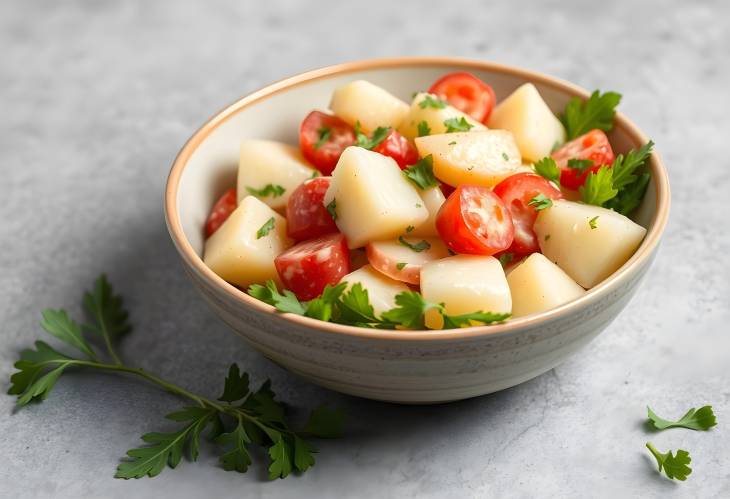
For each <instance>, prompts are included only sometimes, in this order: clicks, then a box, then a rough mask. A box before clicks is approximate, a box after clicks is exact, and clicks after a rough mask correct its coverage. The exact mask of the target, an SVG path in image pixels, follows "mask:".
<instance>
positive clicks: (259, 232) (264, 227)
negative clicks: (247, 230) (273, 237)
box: [256, 217, 274, 239]
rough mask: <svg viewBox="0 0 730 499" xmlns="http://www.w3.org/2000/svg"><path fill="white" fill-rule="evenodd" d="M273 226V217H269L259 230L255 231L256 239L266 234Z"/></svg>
mask: <svg viewBox="0 0 730 499" xmlns="http://www.w3.org/2000/svg"><path fill="white" fill-rule="evenodd" d="M273 228H274V217H271V218H269V219H268V220H267V221H266V222H265V223H264V225H262V226H261V228H260V229H259V230H257V231H256V239H261V238H262V237H265V236H266V235H268V233H269V232H271V230H272V229H273Z"/></svg>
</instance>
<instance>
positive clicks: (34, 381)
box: [8, 275, 344, 479]
mask: <svg viewBox="0 0 730 499" xmlns="http://www.w3.org/2000/svg"><path fill="white" fill-rule="evenodd" d="M272 288H273V290H274V291H275V290H276V287H275V286H270V287H269V288H266V289H268V290H269V291H270V292H271V290H272ZM343 289H344V286H338V287H337V288H336V290H335V292H332V293H330V296H324V295H323V296H322V297H321V298H318V299H317V300H320V301H322V302H324V301H327V300H335V299H338V298H339V295H338V294H337V293H338V292H339V293H341V292H342V290H343ZM277 295H278V292H277ZM278 296H281V297H283V298H281V299H279V300H278V302H277V308H284V309H287V308H288V309H290V310H298V311H301V310H303V308H297V306H296V305H295V303H299V302H298V301H297V300H296V298H295V297H294V298H293V299H291V297H289V298H287V295H286V294H284V295H278ZM333 296H334V297H333ZM83 301H84V308H85V309H86V312H87V315H88V316H89V318H90V320H91V322H92V323H91V324H90V325H84V326H81V325H80V324H79V323H78V322H76V321H74V320H73V319H72V318H71V317H69V315H68V313H66V311H65V310H51V309H47V310H44V311H43V314H42V315H43V320H42V321H41V325H42V327H43V328H44V329H45V330H46V331H47V332H49V333H50V334H52V335H53V336H55V337H56V338H58V339H59V340H61V341H62V342H64V343H65V345H66V346H67V347H71V348H73V349H74V350H76V351H77V352H78V353H77V355H76V356H70V355H67V354H65V353H61V352H59V351H58V350H56V349H54V348H53V347H51V346H50V345H48V344H47V343H45V342H43V341H36V342H35V348H34V349H26V350H23V351H22V352H21V353H20V359H19V360H18V361H17V362H16V363H15V368H16V369H17V371H16V372H15V373H14V374H13V375H12V376H11V378H10V382H11V386H10V389H9V390H8V393H9V394H11V395H16V396H17V401H16V404H17V406H18V407H22V406H25V405H27V404H29V403H31V402H33V401H42V400H43V399H45V398H46V397H47V396H48V394H49V393H50V392H51V391H52V389H53V387H54V385H55V384H56V382H57V381H58V379H59V378H60V377H61V375H62V374H63V373H64V372H65V371H66V370H67V369H96V370H99V371H107V372H117V373H126V374H132V375H135V376H138V377H141V378H143V379H145V380H146V381H147V382H151V383H153V384H155V385H158V386H159V387H161V388H163V389H164V390H165V391H167V392H169V393H173V394H175V395H177V396H179V397H182V398H185V399H188V400H190V401H191V402H192V403H193V405H190V406H186V407H183V408H182V409H181V410H178V411H175V412H173V413H171V414H168V415H167V416H166V418H167V419H169V420H171V421H174V422H176V423H180V426H179V427H178V428H177V429H176V430H173V431H171V432H166V433H160V432H152V433H146V434H144V435H143V436H142V440H143V441H144V442H145V444H147V445H143V446H141V447H138V448H135V449H132V450H130V451H129V452H128V453H127V456H128V458H127V459H125V460H123V461H122V462H121V463H120V464H119V466H118V468H117V471H116V474H115V477H117V478H141V477H144V476H150V477H154V476H156V475H158V474H160V473H161V472H162V471H163V470H164V469H165V468H166V467H168V466H169V467H170V468H175V467H176V466H178V465H179V464H180V462H181V461H182V458H183V457H184V456H187V458H188V459H189V460H190V461H195V460H197V458H198V455H199V449H200V443H201V435H203V433H204V432H207V433H206V437H207V438H208V439H209V440H211V441H213V442H214V443H215V444H217V445H218V446H219V447H220V449H221V457H220V464H221V467H222V468H223V469H224V470H227V471H238V472H245V471H246V470H247V469H248V467H249V465H250V464H251V462H252V454H251V453H250V450H251V448H252V447H253V446H254V445H258V446H262V447H264V448H265V449H268V456H269V466H268V472H269V478H271V479H273V478H284V477H286V476H288V475H289V474H290V473H291V472H292V471H295V470H296V471H298V472H304V471H306V470H307V469H309V468H310V467H311V466H312V465H313V464H314V453H315V452H316V451H315V449H314V447H312V445H311V444H310V443H309V442H308V440H307V439H308V438H310V437H317V438H332V437H335V436H338V435H339V434H341V432H342V425H343V416H344V415H343V413H342V412H341V411H339V410H332V409H329V408H327V407H319V408H317V409H315V410H313V411H312V412H311V414H310V416H309V420H308V421H307V422H306V424H305V425H304V427H303V429H301V430H294V429H292V427H291V426H290V424H289V422H288V421H287V419H286V413H285V409H284V406H283V405H282V404H281V403H280V402H279V401H277V400H276V398H275V394H274V392H273V391H272V390H271V384H270V383H269V382H268V381H266V382H264V383H263V384H262V385H261V387H260V388H259V389H258V390H255V391H253V390H250V388H249V377H248V374H246V373H241V372H240V371H239V369H238V366H237V365H236V364H233V365H232V366H231V367H230V368H229V370H228V376H227V377H226V379H225V383H224V387H223V393H222V394H221V396H220V397H218V399H217V400H212V399H209V398H206V397H202V396H199V395H196V394H194V393H191V392H190V391H188V390H185V389H184V388H181V387H179V386H177V385H175V384H173V383H170V382H168V381H165V380H163V379H161V378H159V377H157V376H155V375H154V374H152V373H150V372H148V371H146V370H144V369H141V368H137V367H132V366H129V365H127V364H124V363H123V362H122V361H121V359H120V357H119V355H118V354H117V353H116V351H115V348H114V343H115V342H116V341H117V340H118V339H119V338H120V337H121V336H122V335H123V334H125V333H127V332H129V331H130V330H131V326H130V323H129V320H128V313H127V311H126V310H125V309H124V305H123V301H122V298H121V297H120V296H118V295H115V294H114V292H113V290H112V287H111V285H110V284H109V282H108V281H107V279H106V276H104V275H102V276H100V277H99V278H98V279H97V280H96V282H95V283H94V287H93V289H92V290H90V291H88V292H86V293H85V294H84V300H83ZM313 302H314V300H313V301H312V302H310V304H311V303H313ZM310 307H311V308H312V309H314V308H315V306H314V305H310ZM321 309H322V307H320V308H319V310H320V311H321ZM318 314H319V316H320V317H326V314H322V313H321V312H318ZM324 320H328V318H325V319H324ZM84 331H86V332H90V333H92V334H97V335H100V336H101V337H102V340H103V344H104V346H105V349H106V356H107V357H108V358H110V359H112V361H113V362H107V361H105V360H102V355H100V352H97V351H96V350H95V349H94V348H93V346H92V344H91V343H90V342H89V341H88V340H87V338H86V336H85V335H84ZM79 354H80V355H79ZM254 455H255V454H254Z"/></svg>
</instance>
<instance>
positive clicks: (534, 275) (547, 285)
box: [507, 253, 585, 317]
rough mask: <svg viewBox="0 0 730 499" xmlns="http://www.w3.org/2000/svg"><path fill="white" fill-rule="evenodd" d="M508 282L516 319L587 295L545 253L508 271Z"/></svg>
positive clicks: (532, 257)
mask: <svg viewBox="0 0 730 499" xmlns="http://www.w3.org/2000/svg"><path fill="white" fill-rule="evenodd" d="M507 283H508V284H509V289H510V293H511V294H512V315H513V316H514V317H521V316H523V315H530V314H534V313H537V312H543V311H545V310H550V309H551V308H555V307H557V306H560V305H562V304H563V303H568V302H569V301H573V300H575V299H576V298H578V297H580V296H582V295H583V294H584V293H585V290H584V289H583V288H581V287H580V286H578V284H576V283H575V281H574V280H573V279H571V278H570V276H569V275H568V274H566V273H565V272H564V271H563V270H562V269H561V268H560V267H558V266H557V265H555V264H554V263H553V262H551V261H550V260H548V259H547V258H546V257H545V256H544V255H542V254H541V253H533V254H532V255H530V256H529V257H527V259H525V260H524V261H523V262H522V263H520V264H519V265H517V267H515V268H514V269H512V270H511V271H510V272H508V273H507Z"/></svg>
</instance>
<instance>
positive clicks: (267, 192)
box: [246, 184, 286, 198]
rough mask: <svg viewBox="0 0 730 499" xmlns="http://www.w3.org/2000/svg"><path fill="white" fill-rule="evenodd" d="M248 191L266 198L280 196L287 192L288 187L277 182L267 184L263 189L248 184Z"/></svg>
mask: <svg viewBox="0 0 730 499" xmlns="http://www.w3.org/2000/svg"><path fill="white" fill-rule="evenodd" d="M246 191H248V193H249V194H252V195H254V196H258V197H261V198H265V197H268V196H271V197H272V198H278V197H279V196H281V195H282V194H284V193H285V192H286V189H285V188H284V187H282V186H280V185H277V184H266V185H265V186H263V187H262V188H261V189H255V188H253V187H249V186H246Z"/></svg>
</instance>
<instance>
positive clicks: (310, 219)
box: [286, 177, 337, 241]
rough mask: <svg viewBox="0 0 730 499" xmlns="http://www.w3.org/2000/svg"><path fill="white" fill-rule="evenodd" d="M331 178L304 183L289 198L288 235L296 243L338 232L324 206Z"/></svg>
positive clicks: (320, 178)
mask: <svg viewBox="0 0 730 499" xmlns="http://www.w3.org/2000/svg"><path fill="white" fill-rule="evenodd" d="M330 180H332V178H331V177H316V178H312V179H309V180H306V181H304V182H303V183H302V184H301V185H300V186H299V187H297V188H296V189H294V192H292V193H291V196H289V202H288V203H287V205H286V221H287V224H286V233H287V235H288V236H289V237H291V238H292V239H294V240H296V241H303V240H305V239H314V238H315V237H319V236H323V235H325V234H330V233H332V232H337V225H335V221H334V219H333V218H332V215H330V214H329V212H328V211H327V208H326V207H325V206H324V205H323V204H322V201H323V200H324V194H325V193H326V192H327V189H328V188H329V186H330Z"/></svg>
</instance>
